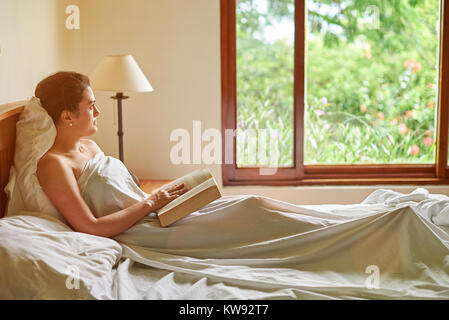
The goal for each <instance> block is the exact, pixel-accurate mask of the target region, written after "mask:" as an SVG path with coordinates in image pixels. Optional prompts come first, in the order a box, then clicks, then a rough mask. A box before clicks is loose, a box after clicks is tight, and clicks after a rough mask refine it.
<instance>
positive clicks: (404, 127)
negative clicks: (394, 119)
mask: <svg viewBox="0 0 449 320" xmlns="http://www.w3.org/2000/svg"><path fill="white" fill-rule="evenodd" d="M399 132H400V133H402V134H407V132H408V128H407V125H406V124H405V123H401V124H399Z"/></svg>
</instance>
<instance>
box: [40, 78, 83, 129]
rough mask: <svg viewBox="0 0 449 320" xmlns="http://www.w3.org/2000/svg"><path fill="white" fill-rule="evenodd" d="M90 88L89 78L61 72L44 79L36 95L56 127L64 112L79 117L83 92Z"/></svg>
mask: <svg viewBox="0 0 449 320" xmlns="http://www.w3.org/2000/svg"><path fill="white" fill-rule="evenodd" d="M88 86H90V82H89V78H88V77H87V76H85V75H83V74H80V73H77V72H68V71H61V72H57V73H55V74H52V75H51V76H48V77H47V78H45V79H43V80H42V81H40V82H39V83H38V85H37V86H36V90H35V92H34V95H35V96H36V97H37V98H39V100H40V101H41V104H42V107H44V109H45V110H47V112H48V114H49V115H50V116H51V118H52V119H53V122H54V123H55V125H56V124H57V122H58V119H59V116H60V115H61V113H62V111H63V110H68V111H70V112H73V113H74V114H75V115H76V116H77V117H78V116H79V109H78V106H79V103H80V102H81V100H83V91H84V90H85V89H86V88H87V87H88Z"/></svg>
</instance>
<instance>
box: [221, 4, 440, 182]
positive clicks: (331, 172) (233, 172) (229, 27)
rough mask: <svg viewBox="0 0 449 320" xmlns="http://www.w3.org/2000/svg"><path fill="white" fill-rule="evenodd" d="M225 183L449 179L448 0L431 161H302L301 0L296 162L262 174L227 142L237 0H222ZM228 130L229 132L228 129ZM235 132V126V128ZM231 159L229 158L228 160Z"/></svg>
mask: <svg viewBox="0 0 449 320" xmlns="http://www.w3.org/2000/svg"><path fill="white" fill-rule="evenodd" d="M220 1H221V2H220V17H221V21H220V24H221V81H222V83H221V89H222V109H221V116H222V120H221V125H222V128H221V129H222V145H223V162H222V176H223V185H225V186H237V185H272V186H299V185H376V184H398V185H399V184H449V167H448V165H447V161H448V135H449V132H448V126H449V123H448V122H449V110H448V109H449V0H440V1H441V5H440V23H441V28H440V62H439V90H438V109H437V117H438V122H437V123H438V125H437V132H436V146H437V148H436V155H435V161H436V163H435V164H398V165H395V164H376V165H373V164H355V165H304V161H303V160H304V154H303V137H304V129H303V128H304V116H303V115H304V100H305V99H304V94H305V92H304V81H305V76H304V73H305V72H304V70H305V55H304V54H305V47H304V44H305V31H304V30H305V23H306V21H305V0H296V2H295V52H294V73H295V74H294V130H295V132H294V141H295V142H294V152H293V156H294V164H293V167H289V168H283V167H279V168H278V169H277V170H276V171H277V172H276V173H275V174H273V175H260V174H259V172H260V171H259V167H239V168H238V167H237V161H236V138H235V135H234V136H233V137H232V143H226V140H229V137H228V138H226V131H227V130H235V129H236V121H237V120H236V115H237V88H236V74H237V72H236V71H237V70H236V38H235V35H236V32H235V30H236V15H235V9H236V7H235V2H236V1H235V0H220ZM228 132H229V131H228ZM234 132H235V131H234ZM231 158H232V163H228V162H229V159H231Z"/></svg>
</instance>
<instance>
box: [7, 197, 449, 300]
mask: <svg viewBox="0 0 449 320" xmlns="http://www.w3.org/2000/svg"><path fill="white" fill-rule="evenodd" d="M448 231H449V198H448V197H446V196H443V195H432V194H429V193H428V192H427V190H425V189H422V188H419V189H416V190H415V191H414V192H412V193H410V194H401V193H397V192H393V191H391V190H384V189H379V190H377V191H375V192H373V193H372V194H371V195H369V196H368V197H367V198H366V199H365V200H364V201H363V202H362V203H360V204H353V205H330V204H329V205H313V206H298V205H292V204H289V203H285V202H281V201H278V200H275V199H271V198H266V197H261V196H254V195H247V196H225V197H222V198H221V199H219V200H216V201H214V202H212V203H211V204H209V205H207V206H206V207H204V208H202V209H201V210H199V211H197V212H195V213H193V214H191V215H189V216H187V217H185V218H183V219H182V220H180V221H178V222H177V223H175V224H174V225H172V226H170V227H168V228H161V227H160V225H159V222H158V221H157V219H156V218H155V217H154V216H152V215H150V216H148V217H145V218H144V219H142V220H141V221H140V222H139V223H138V224H136V225H135V226H133V227H131V228H130V229H129V230H127V231H126V232H124V233H122V234H120V235H119V236H117V237H115V238H114V239H106V238H102V237H96V236H92V235H87V234H81V233H78V232H73V231H72V230H70V228H68V227H67V226H66V225H64V224H63V223H62V222H61V221H59V220H57V219H55V218H52V217H49V216H45V215H41V214H39V213H38V212H23V214H21V215H16V216H12V217H7V218H3V219H1V220H0V299H449V233H448Z"/></svg>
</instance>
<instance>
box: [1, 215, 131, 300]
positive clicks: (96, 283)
mask: <svg viewBox="0 0 449 320" xmlns="http://www.w3.org/2000/svg"><path fill="white" fill-rule="evenodd" d="M121 257H122V248H121V246H120V244H119V243H118V242H116V241H115V240H112V239H108V238H103V237H97V236H93V235H89V234H85V233H80V232H74V231H72V230H71V229H70V228H69V227H67V226H66V225H64V224H63V223H62V222H61V221H59V220H58V219H56V218H54V217H50V216H48V215H39V213H30V214H29V215H28V213H27V215H16V216H14V217H5V218H2V219H0V261H1V263H0V288H1V290H0V299H2V300H3V299H100V298H101V296H98V294H100V292H102V291H101V290H99V288H100V289H101V288H104V289H106V291H107V289H108V288H109V287H110V286H112V285H113V282H112V280H111V279H112V278H113V277H111V275H112V272H113V270H114V269H113V268H114V266H116V265H117V263H119V261H120V259H121ZM109 289H110V288H109ZM95 292H97V293H95Z"/></svg>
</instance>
